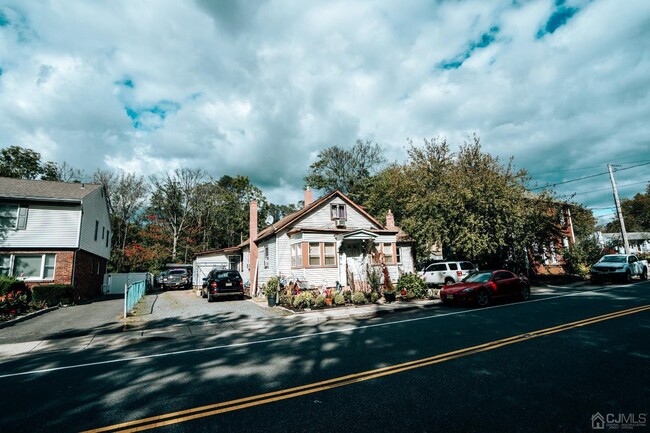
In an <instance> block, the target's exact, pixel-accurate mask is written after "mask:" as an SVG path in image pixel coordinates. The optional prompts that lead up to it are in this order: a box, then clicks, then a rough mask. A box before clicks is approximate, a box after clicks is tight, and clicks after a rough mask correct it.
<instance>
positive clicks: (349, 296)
mask: <svg viewBox="0 0 650 433" xmlns="http://www.w3.org/2000/svg"><path fill="white" fill-rule="evenodd" d="M342 294H343V299H345V302H346V303H348V304H349V303H350V302H352V290H349V289H348V290H343V292H342Z"/></svg>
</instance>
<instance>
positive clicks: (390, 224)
mask: <svg viewBox="0 0 650 433" xmlns="http://www.w3.org/2000/svg"><path fill="white" fill-rule="evenodd" d="M386 228H387V229H388V230H393V229H395V228H396V227H395V217H394V216H393V213H392V212H391V211H390V209H388V213H387V214H386Z"/></svg>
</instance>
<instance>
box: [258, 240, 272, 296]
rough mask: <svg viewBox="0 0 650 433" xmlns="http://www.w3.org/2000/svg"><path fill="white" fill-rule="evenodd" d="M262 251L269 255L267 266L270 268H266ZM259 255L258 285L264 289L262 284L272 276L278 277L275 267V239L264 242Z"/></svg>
mask: <svg viewBox="0 0 650 433" xmlns="http://www.w3.org/2000/svg"><path fill="white" fill-rule="evenodd" d="M262 249H264V254H266V255H268V260H267V264H268V267H267V268H265V267H264V260H263V256H262ZM258 251H259V255H258V261H259V267H258V269H259V277H258V281H259V283H258V285H259V287H262V284H264V283H266V282H267V281H268V280H269V278H271V277H272V276H274V275H276V267H275V257H276V255H275V253H276V246H275V237H273V238H270V239H266V240H265V241H264V242H262V243H261V244H260V246H259V250H258Z"/></svg>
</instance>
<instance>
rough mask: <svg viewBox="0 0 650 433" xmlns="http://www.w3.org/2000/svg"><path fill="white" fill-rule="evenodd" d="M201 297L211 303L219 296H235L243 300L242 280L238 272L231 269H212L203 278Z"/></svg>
mask: <svg viewBox="0 0 650 433" xmlns="http://www.w3.org/2000/svg"><path fill="white" fill-rule="evenodd" d="M201 295H202V296H203V297H204V298H208V302H212V301H213V300H214V299H215V298H218V297H220V296H237V297H239V299H244V280H242V277H241V275H240V274H239V272H238V271H234V270H232V269H213V270H211V271H210V272H209V273H208V276H207V278H205V284H204V285H203V287H202V288H201Z"/></svg>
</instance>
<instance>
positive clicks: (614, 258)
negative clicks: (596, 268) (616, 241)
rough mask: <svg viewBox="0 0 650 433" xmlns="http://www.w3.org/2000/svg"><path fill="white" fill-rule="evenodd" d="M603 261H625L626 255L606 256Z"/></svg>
mask: <svg viewBox="0 0 650 433" xmlns="http://www.w3.org/2000/svg"><path fill="white" fill-rule="evenodd" d="M602 261H603V262H609V263H625V256H605V257H603V260H602Z"/></svg>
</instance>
